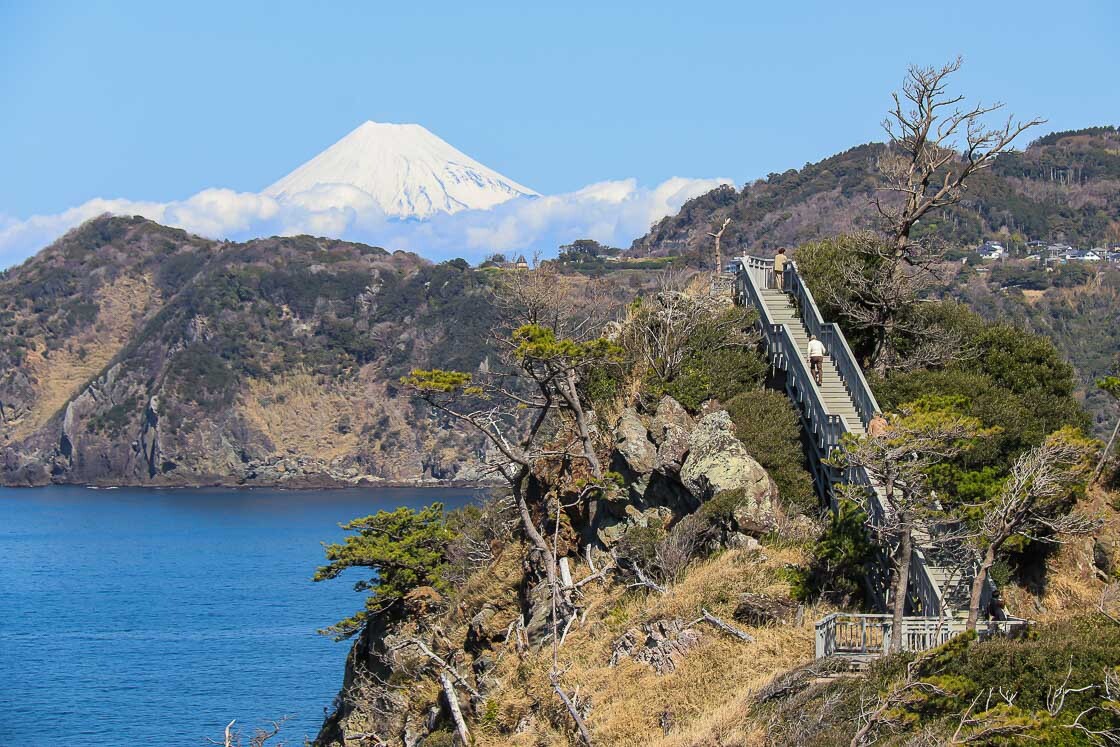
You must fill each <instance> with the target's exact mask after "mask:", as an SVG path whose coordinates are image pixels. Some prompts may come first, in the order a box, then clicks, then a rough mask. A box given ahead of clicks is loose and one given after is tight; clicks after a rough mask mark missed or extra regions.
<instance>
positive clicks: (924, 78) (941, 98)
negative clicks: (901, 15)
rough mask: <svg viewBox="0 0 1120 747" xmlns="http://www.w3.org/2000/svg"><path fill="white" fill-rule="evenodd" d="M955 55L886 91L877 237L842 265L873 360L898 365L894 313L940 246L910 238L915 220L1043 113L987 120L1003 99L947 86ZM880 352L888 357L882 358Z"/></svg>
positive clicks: (941, 204) (923, 279)
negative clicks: (967, 95) (975, 96)
mask: <svg viewBox="0 0 1120 747" xmlns="http://www.w3.org/2000/svg"><path fill="white" fill-rule="evenodd" d="M960 67H961V59H960V58H959V57H958V58H957V59H956V60H954V61H952V62H949V63H948V64H946V65H942V66H941V67H921V66H911V67H910V68H909V70H908V71H907V75H906V79H905V80H904V82H903V85H902V91H901V93H899V92H897V91H896V92H895V93H893V94H892V99H893V106H892V107H891V108H890V109H889V110H888V112H887V117H886V119H885V120H884V121H883V127H884V129H885V130H886V132H887V137H888V139H889V149H888V152H887V153H886V154H885V155H884V156H883V157H882V158H881V159H880V162H879V168H880V171H881V173H882V177H883V182H884V183H883V186H882V187H881V188H880V190H879V192H880V194H878V195H876V197H875V198H874V199H873V200H872V204H873V205H874V206H875V209H876V211H877V212H878V215H879V217H880V219H881V224H882V225H881V228H882V237H881V238H880V237H873V236H870V235H868V237H867V238H868V239H870V240H868V241H861V242H860V246H859V247H858V252H857V254H858V255H859V256H860V257H861V260H862V261H860V262H857V263H849V264H847V265H846V266H843V267H841V268H840V272H841V273H842V274H843V276H844V277H843V281H844V282H845V284H846V286H847V288H848V292H847V293H846V294H844V295H843V296H842V298H844V299H845V303H844V304H842V306H841V311H842V313H844V315H845V316H846V317H848V318H849V321H851V322H852V323H853V324H855V325H857V326H860V327H863V328H866V329H869V330H871V331H872V332H873V333H874V336H875V349H874V351H873V353H872V362H873V364H875V365H876V366H877V367H880V368H885V367H886V365H887V364H896V363H898V362H899V360H900V359H898V358H892V357H891V356H890V352H891V351H890V350H889V349H888V348H889V346H890V345H891V340H892V339H893V336H894V335H895V334H897V333H899V332H906V331H911V332H912V330H905V329H899V328H898V325H899V320H900V319H901V318H903V317H905V315H906V313H907V312H908V311H909V310H910V309H911V308H912V306H913V304H914V303H915V302H916V301H917V300H919V299H920V298H922V296H923V294H924V292H925V290H926V289H927V288H928V287H929V285H930V283H931V282H932V280H933V279H934V275H933V273H934V269H935V267H936V265H937V264H938V263H939V262H940V261H941V260H942V258H943V256H944V250H943V248H942V247H941V245H940V244H938V243H937V242H935V241H934V240H933V239H931V238H929V237H924V238H915V236H914V227H915V226H916V225H917V224H918V223H919V221H921V220H923V219H924V218H927V217H929V216H931V215H933V214H935V213H936V212H938V211H941V210H944V209H945V208H947V207H949V206H951V205H955V204H956V203H958V202H960V200H961V198H962V196H963V195H964V193H965V190H966V188H967V183H968V181H969V180H970V179H971V178H972V177H973V176H974V175H975V174H977V173H978V172H980V171H982V170H984V169H987V168H989V167H990V166H991V165H992V164H993V163H994V162H995V160H996V158H997V157H998V156H999V155H1000V154H1001V153H1006V152H1008V151H1010V150H1011V149H1012V147H1013V143H1014V142H1015V140H1016V139H1017V138H1018V137H1019V136H1020V135H1021V134H1022V133H1023V132H1025V131H1027V130H1028V129H1030V128H1032V127H1034V126H1036V125H1039V124H1042V122H1043V121H1044V120H1041V119H1037V118H1036V119H1030V120H1026V121H1015V120H1014V118H1013V117H1009V118H1008V119H1007V120H1006V121H1005V122H1004V123H1002V124H1000V125H995V126H993V125H989V124H987V123H986V122H987V120H988V118H989V115H992V114H994V113H995V112H997V111H998V110H1000V109H1001V108H1002V107H1003V105H1002V104H998V103H997V104H990V105H984V104H977V105H966V104H965V103H964V97H963V96H960V95H954V94H951V93H949V91H948V82H949V78H950V76H952V74H953V73H955V72H957V71H958V70H959V69H960ZM884 355H885V356H886V358H885V360H883V358H884Z"/></svg>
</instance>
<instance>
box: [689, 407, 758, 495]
mask: <svg viewBox="0 0 1120 747" xmlns="http://www.w3.org/2000/svg"><path fill="white" fill-rule="evenodd" d="M681 482H682V483H683V484H684V486H685V487H686V488H688V492H689V493H691V494H692V495H693V496H694V497H695V498H696V499H697V500H699V501H701V502H704V501H707V500H709V499H711V498H713V497H715V495H716V494H717V493H722V492H724V491H726V490H743V491H744V493H745V496H746V497H747V498H748V499H749V500H753V501H754V502H756V503H757V504H759V505H760V506H762V505H766V506H768V505H769V503H770V501H771V499H772V498H773V493H774V487H773V482H772V481H771V480H770V475H768V474H767V473H766V470H765V469H763V467H762V465H761V464H759V463H758V462H757V461H755V459H754V457H752V456H751V455H750V454H749V453H747V447H745V446H743V442H742V441H740V440H739V439H738V438H736V437H735V425H734V423H732V422H731V416H730V415H728V414H727V411H726V410H719V411H718V412H713V413H711V414H709V415H705V416H704V417H703V418H701V419H700V422H699V423H697V424H696V428H695V429H693V431H692V433H691V434H690V435H689V437H688V457H687V458H686V459H685V462H684V466H682V467H681Z"/></svg>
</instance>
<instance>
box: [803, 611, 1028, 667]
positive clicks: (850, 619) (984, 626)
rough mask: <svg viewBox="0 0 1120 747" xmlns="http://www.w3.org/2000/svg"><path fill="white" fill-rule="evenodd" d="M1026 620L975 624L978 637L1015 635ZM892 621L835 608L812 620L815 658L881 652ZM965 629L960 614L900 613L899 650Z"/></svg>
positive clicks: (926, 645) (935, 642)
mask: <svg viewBox="0 0 1120 747" xmlns="http://www.w3.org/2000/svg"><path fill="white" fill-rule="evenodd" d="M1029 624H1030V623H1029V621H1027V620H1019V619H1011V620H988V621H981V622H980V623H979V624H978V625H977V627H976V635H977V637H978V638H979V639H980V640H984V639H986V638H991V637H993V636H997V635H1005V636H1009V635H1016V634H1019V633H1022V632H1023V631H1025V630H1026V628H1027V626H1028V625H1029ZM893 627H894V621H893V620H892V618H891V616H890V615H854V614H847V613H843V612H836V613H833V614H831V615H827V616H825V617H823V618H821V619H820V620H819V621H818V622H817V624H816V652H815V653H816V658H818V659H823V658H824V657H826V656H846V657H866V658H874V657H878V656H882V655H883V654H885V653H887V652H888V650H889V649H890V641H891V630H892V628H893ZM966 629H967V624H966V621H965V619H964V618H961V617H904V618H903V619H902V649H901V650H903V651H927V650H929V649H931V648H934V647H936V646H940V645H941V644H942V643H945V642H946V641H948V640H949V639H950V638H952V637H953V636H955V635H958V634H960V633H963V632H964V631H965V630H966Z"/></svg>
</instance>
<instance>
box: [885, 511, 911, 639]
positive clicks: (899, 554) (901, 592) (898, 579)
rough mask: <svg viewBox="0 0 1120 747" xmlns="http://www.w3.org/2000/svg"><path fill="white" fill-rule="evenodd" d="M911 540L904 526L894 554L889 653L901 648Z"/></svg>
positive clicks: (908, 583)
mask: <svg viewBox="0 0 1120 747" xmlns="http://www.w3.org/2000/svg"><path fill="white" fill-rule="evenodd" d="M912 545H913V540H912V538H911V536H910V527H909V525H907V526H905V527H904V528H903V530H902V534H901V536H900V537H899V540H898V550H897V551H896V554H895V561H894V562H895V569H896V570H895V583H894V599H892V600H891V607H892V612H893V616H892V618H891V649H890V653H892V654H893V653H898V652H899V651H901V650H902V618H903V617H904V616H905V615H906V597H907V587H908V586H909V585H910V555H911V554H912V552H913V547H912Z"/></svg>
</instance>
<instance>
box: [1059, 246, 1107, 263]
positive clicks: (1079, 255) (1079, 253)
mask: <svg viewBox="0 0 1120 747" xmlns="http://www.w3.org/2000/svg"><path fill="white" fill-rule="evenodd" d="M1063 259H1065V260H1066V261H1067V262H1100V261H1101V255H1099V254H1097V253H1096V252H1095V251H1093V250H1092V249H1070V250H1069V251H1068V252H1066V254H1065V256H1064V257H1063Z"/></svg>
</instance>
